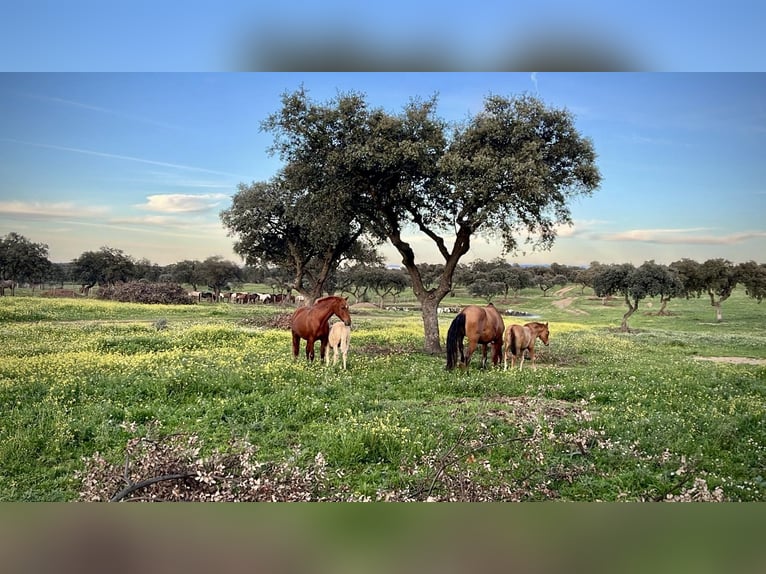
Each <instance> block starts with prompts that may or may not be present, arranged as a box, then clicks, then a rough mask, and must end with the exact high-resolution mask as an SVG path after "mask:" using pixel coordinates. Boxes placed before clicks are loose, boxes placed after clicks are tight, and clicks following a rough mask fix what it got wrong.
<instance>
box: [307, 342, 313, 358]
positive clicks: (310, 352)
mask: <svg viewBox="0 0 766 574" xmlns="http://www.w3.org/2000/svg"><path fill="white" fill-rule="evenodd" d="M306 360H307V361H313V360H314V337H309V338H308V339H306Z"/></svg>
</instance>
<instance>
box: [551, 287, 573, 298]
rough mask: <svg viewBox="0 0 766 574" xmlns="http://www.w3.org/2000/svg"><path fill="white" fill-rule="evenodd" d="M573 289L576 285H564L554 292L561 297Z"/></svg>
mask: <svg viewBox="0 0 766 574" xmlns="http://www.w3.org/2000/svg"><path fill="white" fill-rule="evenodd" d="M572 289H574V287H573V286H571V285H570V286H569V287H562V288H561V289H559V290H558V291H554V292H553V294H554V295H556V296H557V297H561V296H562V295H564V294H566V293H569V292H570V291H571V290H572Z"/></svg>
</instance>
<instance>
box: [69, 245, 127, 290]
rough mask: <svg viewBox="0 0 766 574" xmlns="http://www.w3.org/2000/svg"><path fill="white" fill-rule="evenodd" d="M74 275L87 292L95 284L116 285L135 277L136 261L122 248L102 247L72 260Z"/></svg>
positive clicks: (82, 288)
mask: <svg viewBox="0 0 766 574" xmlns="http://www.w3.org/2000/svg"><path fill="white" fill-rule="evenodd" d="M72 276H73V278H74V280H75V281H76V282H78V283H79V284H80V286H81V291H82V292H83V293H85V294H87V293H88V292H89V291H90V289H91V288H92V287H94V286H95V285H115V284H116V283H118V282H125V281H130V280H131V279H133V278H134V277H135V263H134V262H133V259H132V258H131V257H130V256H129V255H126V254H125V253H124V252H123V251H122V250H121V249H114V248H112V247H102V248H101V249H100V250H98V251H86V252H84V253H82V254H81V255H80V256H79V257H78V258H77V259H74V260H73V261H72Z"/></svg>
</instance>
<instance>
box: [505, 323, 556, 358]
mask: <svg viewBox="0 0 766 574" xmlns="http://www.w3.org/2000/svg"><path fill="white" fill-rule="evenodd" d="M549 335H550V333H549V331H548V323H538V322H536V321H535V322H532V323H527V324H526V325H524V326H521V325H509V326H508V330H507V331H506V332H505V354H504V355H503V369H504V370H508V355H510V356H511V368H513V367H514V365H515V364H516V359H517V358H519V359H521V361H520V362H519V370H521V367H523V366H524V351H526V350H529V358H530V359H532V368H533V369H537V365H535V341H536V340H537V338H538V337H539V338H540V340H541V341H542V342H543V344H545V345H546V346H547V345H548V336H549Z"/></svg>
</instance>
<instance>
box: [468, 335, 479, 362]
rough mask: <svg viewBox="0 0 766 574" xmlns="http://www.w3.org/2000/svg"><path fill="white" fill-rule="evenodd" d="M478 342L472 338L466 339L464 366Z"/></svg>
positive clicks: (469, 359)
mask: <svg viewBox="0 0 766 574" xmlns="http://www.w3.org/2000/svg"><path fill="white" fill-rule="evenodd" d="M478 344H479V342H478V340H477V341H474V340H473V339H468V352H467V353H466V354H465V368H466V369H467V368H468V365H469V363H470V362H471V357H473V353H474V351H476V347H477V346H478Z"/></svg>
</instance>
